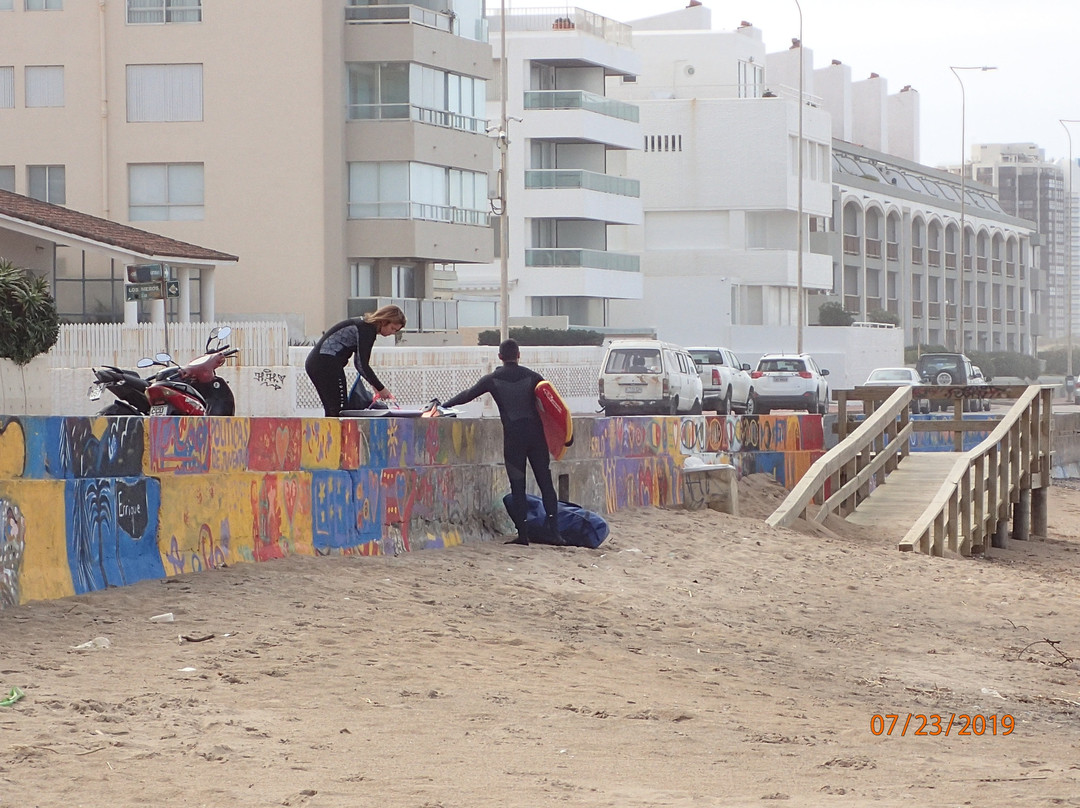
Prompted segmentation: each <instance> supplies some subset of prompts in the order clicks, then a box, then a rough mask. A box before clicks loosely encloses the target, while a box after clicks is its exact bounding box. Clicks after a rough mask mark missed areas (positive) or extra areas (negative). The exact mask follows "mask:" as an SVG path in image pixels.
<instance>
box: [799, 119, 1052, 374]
mask: <svg viewBox="0 0 1080 808" xmlns="http://www.w3.org/2000/svg"><path fill="white" fill-rule="evenodd" d="M832 177H833V183H834V192H833V199H834V202H833V205H834V210H835V214H834V215H833V217H832V219H831V222H830V226H829V227H828V228H827V229H826V231H825V232H821V233H812V234H811V249H814V250H821V251H827V252H829V253H830V254H832V256H833V282H832V295H831V296H830V297H828V298H823V300H824V299H828V300H835V301H839V302H842V303H843V306H844V308H845V309H846V310H847V311H848V312H851V313H852V314H854V315H855V317H856V319H858V320H866V319H867V318H868V317H869V316H870V315H871V314H872V313H873V312H875V311H881V310H884V311H888V312H890V313H892V314H895V315H897V316H898V317H899V318H900V323H901V325H902V326H903V328H904V332H905V342H906V344H908V345H914V344H919V343H927V344H931V345H945V346H946V347H949V348H953V349H955V350H980V351H1021V352H1024V353H1031V352H1034V351H1035V349H1036V347H1037V345H1036V342H1037V338H1038V336H1039V335H1040V334H1041V333H1042V323H1041V320H1040V318H1039V316H1038V315H1037V314H1036V312H1037V311H1039V308H1040V305H1041V301H1040V299H1039V298H1040V293H1041V291H1042V289H1043V288H1044V287H1043V284H1042V283H1041V282H1040V280H1039V277H1040V273H1039V271H1038V269H1037V268H1036V267H1034V265H1033V264H1032V242H1033V240H1034V232H1035V228H1034V224H1033V223H1032V222H1030V221H1028V220H1026V219H1023V218H1019V217H1017V216H1014V215H1011V214H1010V213H1008V212H1006V211H1005V210H1004V206H1003V205H1002V204H1001V203H999V201H998V199H997V197H996V194H995V191H994V189H993V188H992V187H989V186H986V185H983V184H981V183H975V182H972V181H968V182H967V183H966V184H965V186H966V187H965V189H964V190H965V197H966V199H967V202H966V204H965V206H964V209H963V211H961V208H960V193H961V189H960V177H959V176H958V175H957V174H954V173H950V172H948V171H944V170H941V169H936V168H930V167H928V166H923V165H919V164H918V163H915V162H912V161H910V160H904V159H903V158H901V157H897V156H896V155H892V154H885V153H884V152H880V151H876V150H873V149H868V148H865V147H863V146H857V145H855V144H852V143H846V142H844V141H841V140H834V141H833V147H832ZM961 224H962V225H963V230H964V238H963V244H964V248H963V257H962V259H961V251H960V243H961V237H960V231H961ZM958 335H960V336H961V338H960V339H959V340H958Z"/></svg>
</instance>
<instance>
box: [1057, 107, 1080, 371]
mask: <svg viewBox="0 0 1080 808" xmlns="http://www.w3.org/2000/svg"><path fill="white" fill-rule="evenodd" d="M1058 123H1060V124H1061V128H1062V129H1064V130H1065V137H1067V138H1068V139H1069V165H1068V168H1066V169H1065V228H1066V232H1067V233H1068V234H1069V236H1068V240H1067V241H1066V242H1065V294H1066V299H1065V312H1066V317H1065V376H1066V378H1071V377H1072V375H1073V356H1072V354H1073V298H1072V296H1073V265H1072V254H1073V237H1074V235H1075V234H1074V233H1073V220H1072V204H1073V201H1072V172H1073V151H1072V132H1070V131H1069V127H1068V124H1070V123H1080V119H1073V118H1059V119H1058Z"/></svg>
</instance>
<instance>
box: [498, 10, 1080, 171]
mask: <svg viewBox="0 0 1080 808" xmlns="http://www.w3.org/2000/svg"><path fill="white" fill-rule="evenodd" d="M687 2H688V0H578V2H576V3H573V4H571V5H576V6H578V7H580V8H583V9H586V10H587V11H595V12H597V13H599V14H602V15H604V16H605V17H610V18H612V19H615V20H619V21H621V22H629V21H631V20H633V19H637V18H640V17H647V16H651V15H654V14H662V13H665V12H669V11H674V10H677V9H680V8H683V7H684V6H686V4H687ZM799 2H800V3H801V5H802V15H803V42H804V44H805V46H806V47H807V48H808V49H811V50H812V51H813V53H814V67H815V68H818V67H824V66H826V65H828V64H829V63H830V62H831V61H832V60H833V59H839V60H840V61H841V62H843V63H844V64H846V65H848V66H850V68H851V76H852V80H859V79H864V78H867V77H868V76H869V75H870V73H877V74H879V75H880V76H882V77H883V78H885V79H886V80H887V82H888V91H889V94H890V95H891V94H893V93H896V92H899V91H900V89H901V88H902V87H903V86H904V85H905V84H910V85H911V86H912V87H913V88H915V89H916V90H918V91H919V97H920V110H921V126H920V129H921V132H920V135H921V155H920V158H921V162H922V163H924V164H927V165H932V166H936V165H944V164H951V165H955V164H956V163H958V162H959V160H960V150H961V141H960V136H961V128H960V121H961V112H960V110H961V105H960V83H959V82H958V81H957V79H956V78H955V77H954V76H953V74H952V72H951V71H950V70H949V66H950V65H953V66H959V65H965V66H966V65H993V66H996V67H997V68H998V69H997V70H995V71H992V72H986V73H983V72H979V71H971V70H968V71H962V72H961V73H960V75H961V77H962V79H963V83H964V88H965V93H966V96H967V101H966V109H967V113H966V119H967V127H966V129H967V131H966V142H967V146H968V154H970V148H971V145H972V144H974V143H1014V142H1015V143H1029V142H1030V143H1036V144H1038V145H1039V146H1040V147H1041V148H1042V149H1043V150H1044V151H1045V154H1046V156H1047V158H1048V159H1058V158H1062V157H1067V156H1068V153H1069V146H1068V139H1067V135H1066V132H1065V129H1064V127H1063V126H1062V125H1061V124H1060V123H1058V119H1059V118H1076V119H1080V0H799ZM704 4H705V5H706V6H707V7H708V8H709V9H710V10H711V11H712V27H713V28H714V29H716V30H722V31H730V30H734V29H735V28H737V27H738V26H739V23H740V21H742V20H746V21H748V22H750V23H752V24H753V25H754V26H755V27H756V28H759V29H760V30H761V32H762V37H763V39H764V41H765V45H766V48H767V49H768V51H770V52H772V51H777V50H783V49H786V48H788V47H789V46H790V45H791V39H792V37H797V36H798V35H799V12H798V9H797V6H796V2H795V0H704ZM547 5H548V4H545V3H542V2H531V1H530V2H523V1H522V0H517V1H516V2H515V1H514V0H508V5H507V8H508V10H509V9H517V8H526V7H540V6H547ZM498 11H499V0H488V13H489V14H492V13H496V14H497V13H498ZM1070 131H1071V132H1072V139H1073V152H1072V153H1073V158H1074V159H1075V158H1078V157H1080V123H1077V124H1073V125H1071V126H1070Z"/></svg>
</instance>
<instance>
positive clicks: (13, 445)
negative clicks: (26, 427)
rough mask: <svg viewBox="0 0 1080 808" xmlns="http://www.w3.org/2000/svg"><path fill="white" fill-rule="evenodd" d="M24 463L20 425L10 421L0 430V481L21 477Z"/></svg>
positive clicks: (24, 453)
mask: <svg viewBox="0 0 1080 808" xmlns="http://www.w3.org/2000/svg"><path fill="white" fill-rule="evenodd" d="M25 463H26V438H25V436H24V435H23V429H22V424H20V423H19V422H18V421H12V422H11V423H9V424H8V425H7V426H5V427H3V428H0V480H9V479H12V478H14V477H22V475H23V467H24V465H25Z"/></svg>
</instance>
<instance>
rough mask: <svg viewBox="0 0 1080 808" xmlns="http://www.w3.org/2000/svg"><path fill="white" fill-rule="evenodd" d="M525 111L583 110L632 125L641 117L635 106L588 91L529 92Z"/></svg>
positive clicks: (526, 96) (526, 97)
mask: <svg viewBox="0 0 1080 808" xmlns="http://www.w3.org/2000/svg"><path fill="white" fill-rule="evenodd" d="M525 109H553V110H558V109H583V110H585V111H587V112H595V113H597V114H598V115H607V116H608V117H611V118H619V119H620V120H623V121H630V122H632V123H637V122H638V119H639V117H640V113H639V110H638V108H637V107H636V106H635V105H634V104H628V103H626V102H625V101H619V100H617V99H615V98H607V97H605V96H602V95H597V94H596V93H590V92H587V91H586V90H529V91H527V92H526V93H525Z"/></svg>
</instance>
